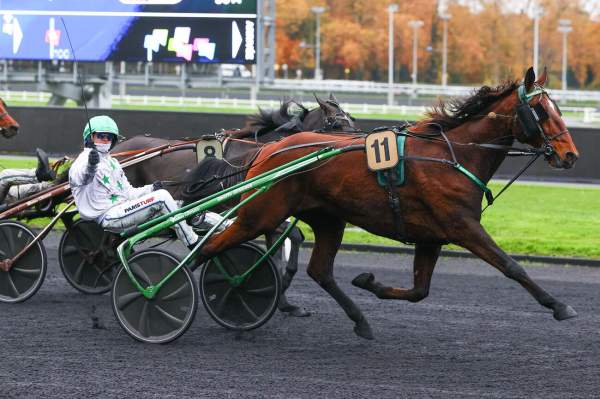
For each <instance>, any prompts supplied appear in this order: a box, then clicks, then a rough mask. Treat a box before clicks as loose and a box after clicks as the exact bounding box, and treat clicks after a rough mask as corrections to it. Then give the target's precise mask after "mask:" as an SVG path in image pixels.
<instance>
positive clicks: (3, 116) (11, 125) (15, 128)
mask: <svg viewBox="0 0 600 399" xmlns="http://www.w3.org/2000/svg"><path fill="white" fill-rule="evenodd" d="M18 132H19V124H18V123H17V121H16V120H14V119H13V117H12V116H10V114H9V113H8V111H7V110H6V103H5V102H4V100H3V99H1V98H0V134H1V135H2V136H3V137H4V138H7V139H9V138H11V137H13V136H16V135H17V133H18Z"/></svg>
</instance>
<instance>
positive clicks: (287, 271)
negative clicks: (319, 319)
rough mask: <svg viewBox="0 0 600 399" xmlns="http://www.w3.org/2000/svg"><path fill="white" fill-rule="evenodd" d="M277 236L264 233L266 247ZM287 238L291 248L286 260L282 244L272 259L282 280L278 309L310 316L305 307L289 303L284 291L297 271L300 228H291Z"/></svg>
mask: <svg viewBox="0 0 600 399" xmlns="http://www.w3.org/2000/svg"><path fill="white" fill-rule="evenodd" d="M287 223H288V222H284V223H283V224H282V225H281V226H280V228H281V227H284V228H285V227H287ZM278 230H279V229H278ZM278 232H279V231H278ZM277 236H278V235H277V234H266V235H265V238H266V242H267V247H270V246H271V245H273V243H274V242H275V240H276V238H277ZM289 239H290V240H291V242H292V249H291V252H290V257H289V259H288V261H287V262H285V260H284V257H283V253H284V251H283V246H282V247H280V248H279V249H278V250H277V253H276V256H275V257H274V260H275V261H276V262H277V265H278V269H279V273H280V275H281V282H282V286H283V290H282V292H281V295H280V297H279V304H278V309H279V311H280V312H283V313H287V314H289V315H290V316H294V317H308V316H310V312H309V311H307V310H306V309H304V308H302V307H300V306H296V305H293V304H291V303H290V302H289V301H288V299H287V297H286V295H285V292H286V291H287V289H288V288H289V286H290V284H291V282H292V279H293V278H294V275H295V274H296V272H297V271H298V254H299V250H300V244H301V243H302V241H304V237H302V233H300V230H299V229H298V228H297V227H295V228H294V229H292V232H291V234H290V236H289Z"/></svg>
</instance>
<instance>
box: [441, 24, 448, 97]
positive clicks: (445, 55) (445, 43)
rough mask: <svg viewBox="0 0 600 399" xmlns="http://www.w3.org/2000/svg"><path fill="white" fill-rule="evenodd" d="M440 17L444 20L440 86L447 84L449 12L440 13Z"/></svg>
mask: <svg viewBox="0 0 600 399" xmlns="http://www.w3.org/2000/svg"><path fill="white" fill-rule="evenodd" d="M440 19H441V20H442V21H443V22H444V37H443V39H442V86H446V85H447V84H448V21H449V20H450V14H442V15H440Z"/></svg>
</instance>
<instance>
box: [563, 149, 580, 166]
mask: <svg viewBox="0 0 600 399" xmlns="http://www.w3.org/2000/svg"><path fill="white" fill-rule="evenodd" d="M565 158H566V159H567V161H569V162H571V163H574V162H575V161H577V158H579V157H578V156H577V154H575V153H574V152H571V151H569V152H567V153H566V154H565Z"/></svg>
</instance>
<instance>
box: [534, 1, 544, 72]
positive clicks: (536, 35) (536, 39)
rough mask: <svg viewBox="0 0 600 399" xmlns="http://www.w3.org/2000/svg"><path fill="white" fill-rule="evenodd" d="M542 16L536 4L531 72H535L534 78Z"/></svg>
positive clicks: (539, 7) (540, 9)
mask: <svg viewBox="0 0 600 399" xmlns="http://www.w3.org/2000/svg"><path fill="white" fill-rule="evenodd" d="M542 14H543V9H542V6H540V5H539V4H537V3H536V4H535V5H534V8H533V72H535V74H536V76H537V71H538V59H539V51H540V18H541V16H542Z"/></svg>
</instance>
